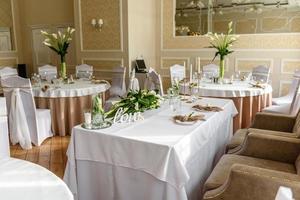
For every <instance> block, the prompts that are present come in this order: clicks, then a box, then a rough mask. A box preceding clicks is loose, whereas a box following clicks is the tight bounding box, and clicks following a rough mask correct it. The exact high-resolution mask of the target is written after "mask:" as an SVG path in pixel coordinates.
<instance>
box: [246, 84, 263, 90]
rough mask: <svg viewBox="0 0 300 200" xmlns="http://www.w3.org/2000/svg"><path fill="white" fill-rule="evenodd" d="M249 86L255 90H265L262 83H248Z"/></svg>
mask: <svg viewBox="0 0 300 200" xmlns="http://www.w3.org/2000/svg"><path fill="white" fill-rule="evenodd" d="M249 84H250V85H252V87H255V88H261V89H265V88H266V86H265V85H264V84H262V83H249Z"/></svg>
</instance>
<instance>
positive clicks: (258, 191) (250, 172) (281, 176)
mask: <svg viewBox="0 0 300 200" xmlns="http://www.w3.org/2000/svg"><path fill="white" fill-rule="evenodd" d="M280 186H286V187H289V188H291V189H292V191H293V195H294V198H295V199H299V198H300V177H299V176H298V175H296V174H289V173H285V172H279V171H274V170H268V169H263V168H258V167H252V166H247V165H241V164H235V165H233V166H232V168H231V172H230V175H229V178H228V179H227V181H226V182H225V183H224V184H223V185H222V186H221V187H219V188H217V189H215V190H211V191H208V192H206V193H205V195H204V198H203V199H204V200H231V199H243V200H253V199H255V200H274V199H275V196H276V193H277V191H278V189H279V187H280Z"/></svg>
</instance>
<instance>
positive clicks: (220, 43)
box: [207, 22, 239, 79]
mask: <svg viewBox="0 0 300 200" xmlns="http://www.w3.org/2000/svg"><path fill="white" fill-rule="evenodd" d="M207 37H209V39H210V44H211V46H210V48H215V49H216V50H217V52H216V53H215V56H214V58H213V61H214V60H215V58H216V57H217V56H220V71H219V78H221V79H223V78H224V72H225V57H226V56H227V55H229V54H231V53H232V52H233V51H232V50H230V47H232V46H233V43H234V42H235V41H237V38H238V37H239V36H238V35H234V34H232V22H230V23H229V24H228V31H227V34H223V33H221V34H217V33H211V32H210V33H208V34H207Z"/></svg>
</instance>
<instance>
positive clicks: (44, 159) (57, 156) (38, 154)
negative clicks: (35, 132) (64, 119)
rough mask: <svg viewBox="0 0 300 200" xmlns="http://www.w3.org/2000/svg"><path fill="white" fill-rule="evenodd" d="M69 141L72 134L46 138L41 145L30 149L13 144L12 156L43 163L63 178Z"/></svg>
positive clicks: (39, 163) (11, 148)
mask: <svg viewBox="0 0 300 200" xmlns="http://www.w3.org/2000/svg"><path fill="white" fill-rule="evenodd" d="M69 141H70V136H66V137H59V136H56V137H52V138H49V139H47V140H45V141H44V142H43V144H42V145H41V146H40V147H36V146H33V148H32V149H30V150H23V149H22V148H21V147H20V145H15V146H11V147H10V153H11V157H14V158H19V159H22V160H27V161H30V162H33V163H36V164H38V165H41V166H43V167H45V168H47V169H49V170H50V171H52V172H53V173H54V174H56V175H57V176H58V177H60V178H62V177H63V175H64V170H65V166H66V161H67V157H66V151H67V148H68V145H69Z"/></svg>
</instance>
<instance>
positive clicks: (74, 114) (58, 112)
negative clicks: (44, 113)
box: [34, 95, 92, 136]
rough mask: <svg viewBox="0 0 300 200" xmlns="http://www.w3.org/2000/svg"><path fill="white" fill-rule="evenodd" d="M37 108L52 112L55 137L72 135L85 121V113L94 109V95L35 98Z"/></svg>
mask: <svg viewBox="0 0 300 200" xmlns="http://www.w3.org/2000/svg"><path fill="white" fill-rule="evenodd" d="M34 99H35V103H36V106H37V108H47V109H50V111H51V118H52V131H53V134H54V135H60V136H66V135H70V134H71V131H72V128H73V127H74V126H76V125H78V124H81V123H82V122H83V121H84V117H83V112H84V110H86V109H91V107H92V95H88V96H80V97H58V98H45V97H35V98H34Z"/></svg>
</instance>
